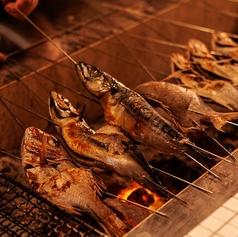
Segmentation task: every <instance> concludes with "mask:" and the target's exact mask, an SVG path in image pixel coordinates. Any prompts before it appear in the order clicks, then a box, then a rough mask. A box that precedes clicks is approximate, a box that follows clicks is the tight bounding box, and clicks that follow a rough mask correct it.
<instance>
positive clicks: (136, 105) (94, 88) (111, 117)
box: [77, 62, 206, 157]
mask: <svg viewBox="0 0 238 237" xmlns="http://www.w3.org/2000/svg"><path fill="white" fill-rule="evenodd" d="M77 73H78V76H79V78H80V79H81V81H82V83H83V85H84V86H85V88H86V89H87V90H88V91H89V92H90V93H91V94H92V95H93V96H94V97H96V98H97V99H98V101H99V102H100V103H101V105H102V107H103V109H104V116H105V119H106V121H107V122H108V123H109V124H111V125H116V126H118V127H120V128H121V129H122V130H123V131H124V132H125V133H126V134H128V135H129V136H130V137H131V138H132V139H133V140H135V141H137V142H140V143H142V144H143V145H146V146H148V147H150V148H152V149H154V150H156V151H158V152H163V153H167V154H174V155H178V156H180V157H184V156H185V155H187V154H191V153H192V154H195V153H196V154H197V155H199V156H202V157H206V153H204V152H201V150H200V149H199V147H196V146H195V144H193V143H192V142H191V141H190V140H189V139H188V138H187V137H185V136H184V135H183V134H182V133H181V132H179V131H178V129H177V128H176V127H175V125H174V124H173V123H171V122H169V121H168V120H166V119H165V118H164V117H162V116H161V115H160V114H159V113H158V112H157V111H156V110H155V109H154V108H153V107H152V106H151V105H150V104H149V103H148V102H147V101H146V100H145V99H144V98H143V97H142V96H141V95H140V94H138V93H137V92H135V91H133V90H131V89H129V88H128V87H126V86H125V85H123V84H122V83H120V82H119V81H117V80H116V79H115V78H113V77H112V76H110V75H109V74H107V73H105V72H103V71H101V70H99V69H98V68H96V67H94V66H92V65H89V64H86V63H83V62H80V63H79V64H78V65H77Z"/></svg>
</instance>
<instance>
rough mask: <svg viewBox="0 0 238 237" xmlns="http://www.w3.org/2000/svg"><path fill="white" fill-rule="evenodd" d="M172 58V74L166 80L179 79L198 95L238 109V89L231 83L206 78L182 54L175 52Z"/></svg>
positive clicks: (230, 108) (232, 109) (232, 108)
mask: <svg viewBox="0 0 238 237" xmlns="http://www.w3.org/2000/svg"><path fill="white" fill-rule="evenodd" d="M170 59H171V64H172V65H171V66H172V74H171V75H169V76H168V77H167V78H165V79H164V81H167V80H171V79H179V81H180V82H181V83H182V85H183V86H185V87H187V88H190V89H192V90H193V91H194V92H195V93H196V94H197V95H199V96H202V97H205V98H209V99H211V100H212V101H214V102H216V103H218V104H220V105H222V106H224V107H226V108H228V109H229V110H231V111H238V90H237V89H236V88H235V87H234V86H233V85H232V84H231V83H229V82H227V81H225V80H208V79H205V77H203V76H201V75H199V74H198V73H197V72H196V71H195V70H193V68H192V65H191V64H190V62H189V60H187V59H186V58H185V57H184V56H183V55H182V54H179V53H174V54H172V55H171V57H170ZM176 69H178V71H176ZM175 71H176V73H175Z"/></svg>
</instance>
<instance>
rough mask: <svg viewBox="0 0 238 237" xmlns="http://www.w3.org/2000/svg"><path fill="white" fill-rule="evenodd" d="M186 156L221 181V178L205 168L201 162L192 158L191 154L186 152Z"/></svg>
mask: <svg viewBox="0 0 238 237" xmlns="http://www.w3.org/2000/svg"><path fill="white" fill-rule="evenodd" d="M184 155H186V156H187V157H189V158H190V159H192V160H193V161H195V162H196V163H197V164H199V165H200V166H201V167H203V168H204V169H205V170H206V171H207V172H209V173H210V174H211V175H213V176H214V177H215V178H217V179H219V180H221V178H220V177H219V176H218V175H216V174H215V173H213V172H212V171H211V170H209V169H208V168H207V167H206V166H204V165H203V164H201V163H200V162H199V161H197V160H196V159H195V158H193V157H192V156H190V155H189V154H187V153H186V152H184Z"/></svg>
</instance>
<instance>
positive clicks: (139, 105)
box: [21, 43, 238, 236]
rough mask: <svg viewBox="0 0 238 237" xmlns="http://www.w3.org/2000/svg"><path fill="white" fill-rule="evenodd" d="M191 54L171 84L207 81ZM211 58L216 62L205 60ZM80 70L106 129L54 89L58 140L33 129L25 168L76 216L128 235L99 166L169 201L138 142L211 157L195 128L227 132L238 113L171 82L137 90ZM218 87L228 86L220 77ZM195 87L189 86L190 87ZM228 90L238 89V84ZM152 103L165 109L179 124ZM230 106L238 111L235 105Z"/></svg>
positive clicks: (32, 181) (27, 137)
mask: <svg viewBox="0 0 238 237" xmlns="http://www.w3.org/2000/svg"><path fill="white" fill-rule="evenodd" d="M195 45H197V43H195ZM189 52H190V60H191V59H193V61H192V62H190V61H189V60H186V59H185V57H182V56H181V55H179V57H178V58H177V59H179V60H180V59H181V60H180V61H178V62H179V63H178V64H176V67H178V68H179V69H180V70H179V71H176V72H173V73H172V74H171V76H169V77H168V78H166V80H170V79H171V78H172V77H175V75H176V76H177V77H178V76H180V75H189V76H191V78H193V77H194V78H195V77H196V78H201V80H200V81H199V82H206V81H207V79H204V77H203V76H201V75H200V74H199V72H197V71H196V70H195V69H194V65H195V64H198V62H199V63H200V61H202V59H200V58H199V57H198V56H197V55H195V54H192V52H191V51H189ZM196 52H198V49H197V48H196ZM202 52H204V50H203V49H202ZM207 52H208V53H209V51H207ZM199 59H200V61H199ZM172 60H173V58H172ZM204 60H212V62H213V61H215V60H216V59H215V58H213V56H212V55H211V56H207V55H206V57H205V58H204ZM217 64H219V63H218V62H217ZM233 66H234V67H235V66H236V65H235V64H234V65H233ZM76 70H77V75H78V76H79V78H80V80H81V81H82V83H83V85H84V86H85V88H86V90H87V91H89V92H90V93H91V94H92V95H93V96H94V97H95V98H96V99H97V100H98V102H99V103H100V104H101V106H102V108H103V110H104V117H105V121H106V122H107V125H105V126H103V127H101V128H100V129H98V130H96V131H95V130H94V129H92V128H91V127H90V125H89V124H88V123H87V122H86V121H85V120H84V118H83V114H82V113H81V112H80V111H79V110H77V109H75V108H74V107H73V105H72V104H71V103H70V101H69V100H68V99H67V98H65V97H64V96H63V95H61V94H60V93H57V92H55V91H52V92H51V94H50V97H49V114H50V117H51V120H52V122H53V125H54V127H55V129H56V131H57V138H58V139H56V137H54V136H53V135H51V134H46V133H45V132H43V131H41V130H40V129H38V128H35V127H29V128H27V129H26V131H25V134H24V137H23V140H22V146H21V158H22V164H23V167H24V169H25V173H26V177H27V180H28V184H29V185H30V187H32V188H33V189H34V190H35V191H37V192H38V193H40V194H41V195H42V196H44V197H45V198H47V199H49V200H50V201H51V202H53V203H55V204H56V205H59V206H60V207H62V208H64V209H67V210H68V211H69V212H72V213H78V212H80V211H81V210H82V211H86V212H88V213H89V214H90V215H91V216H92V217H94V218H95V219H96V220H97V221H98V223H99V224H101V225H102V227H103V228H104V229H105V232H106V233H107V234H108V235H109V236H123V235H124V234H125V233H126V232H127V231H128V230H129V229H130V228H131V227H130V226H128V225H127V224H125V223H124V222H123V221H122V220H120V219H119V218H118V217H117V216H116V214H115V213H114V212H113V211H112V210H111V209H110V208H109V207H107V206H106V205H105V204H104V203H103V202H102V201H101V199H100V194H101V193H103V192H104V189H105V185H104V184H103V180H102V179H101V178H99V177H98V175H97V174H96V173H95V172H94V170H93V168H94V167H97V168H100V169H105V170H110V171H114V172H116V173H118V174H119V175H121V176H124V177H127V178H130V179H132V180H134V181H136V182H138V183H139V184H141V185H142V186H144V187H146V188H148V189H150V190H151V191H153V192H155V193H157V194H159V195H160V196H163V197H164V198H167V199H169V198H171V197H174V195H173V194H172V193H171V192H170V191H169V190H167V189H166V187H164V186H163V184H162V183H161V182H160V181H159V180H158V178H157V176H156V175H155V173H154V171H153V168H152V167H151V166H150V165H149V163H148V162H147V160H146V158H145V157H144V156H143V154H142V153H141V151H140V150H139V148H138V147H137V145H136V144H137V143H139V144H142V145H144V146H146V147H149V148H150V149H152V150H155V151H157V152H160V153H167V154H173V155H175V156H179V157H195V158H196V157H197V158H201V159H207V158H210V157H211V156H212V155H213V154H211V153H210V152H209V151H206V150H204V149H202V148H200V147H199V146H197V145H196V144H195V143H194V142H192V141H191V140H190V138H189V133H190V131H194V130H195V131H196V130H197V129H198V130H201V129H205V128H206V127H207V126H209V125H210V124H213V125H214V127H215V128H216V129H217V130H219V131H222V129H223V125H224V124H225V123H226V122H227V121H228V120H233V119H236V118H237V117H238V113H236V112H227V113H221V112H216V111H214V110H213V109H211V108H210V107H208V106H207V105H206V104H205V103H204V102H203V101H202V99H201V98H200V97H199V96H198V95H196V93H194V92H193V91H192V90H190V89H187V88H184V87H181V86H179V85H175V84H172V83H170V82H166V81H161V82H155V81H154V82H148V83H145V84H142V85H139V86H138V87H137V88H135V89H134V90H132V89H129V88H128V87H126V86H125V85H123V84H122V83H120V82H119V81H118V80H116V79H115V78H113V77H112V76H111V75H109V74H107V73H106V72H103V71H101V70H100V69H98V68H96V67H95V66H93V65H89V64H86V63H83V62H80V63H78V64H77V66H76ZM179 78H180V77H179ZM191 80H192V79H191ZM194 80H195V81H196V82H197V81H198V80H197V79H194ZM216 80H217V79H216ZM181 82H183V81H182V79H181ZM219 82H220V83H222V82H223V81H221V80H220V78H219ZM224 82H225V81H224ZM192 83H193V82H192V81H191V86H190V87H189V86H188V85H186V86H187V87H189V88H191V87H192ZM229 85H231V86H234V85H235V83H234V81H232V84H229ZM237 98H238V97H237ZM151 101H152V102H153V103H154V102H155V103H158V105H160V106H162V107H163V108H164V109H165V110H166V111H167V112H168V113H169V114H170V115H171V117H172V121H169V120H168V119H165V118H164V117H163V116H162V115H161V114H160V113H159V112H158V111H157V110H156V109H155V108H154V107H153V106H152V105H151V104H150V103H149V102H151ZM175 101H176V103H174V102H175ZM226 107H227V108H228V109H230V110H233V111H236V109H235V108H234V107H233V106H232V105H230V104H228V105H227V106H226ZM211 174H213V173H211ZM216 177H218V176H216Z"/></svg>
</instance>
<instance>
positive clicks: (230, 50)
mask: <svg viewBox="0 0 238 237" xmlns="http://www.w3.org/2000/svg"><path fill="white" fill-rule="evenodd" d="M211 47H212V50H213V51H214V52H215V54H216V53H218V54H221V56H225V57H230V58H231V59H233V60H235V61H238V44H237V43H236V42H235V41H234V40H233V39H232V38H231V37H229V35H228V34H227V33H225V32H222V31H215V32H213V33H212V39H211Z"/></svg>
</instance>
